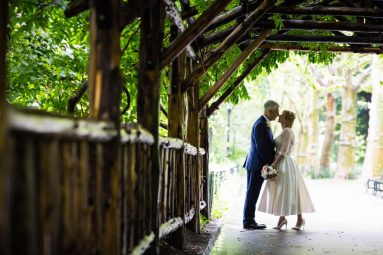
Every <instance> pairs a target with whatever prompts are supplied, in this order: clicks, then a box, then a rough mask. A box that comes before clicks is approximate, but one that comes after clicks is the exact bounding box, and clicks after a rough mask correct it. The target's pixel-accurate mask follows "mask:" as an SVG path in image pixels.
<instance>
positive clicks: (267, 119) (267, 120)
mask: <svg viewBox="0 0 383 255" xmlns="http://www.w3.org/2000/svg"><path fill="white" fill-rule="evenodd" d="M263 117H265V119H266V122H270V120H269V118H267V116H266V115H264V114H263Z"/></svg>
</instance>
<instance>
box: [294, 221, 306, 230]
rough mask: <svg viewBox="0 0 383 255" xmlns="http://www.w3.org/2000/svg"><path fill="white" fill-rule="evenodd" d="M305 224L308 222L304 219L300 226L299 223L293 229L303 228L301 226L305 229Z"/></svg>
mask: <svg viewBox="0 0 383 255" xmlns="http://www.w3.org/2000/svg"><path fill="white" fill-rule="evenodd" d="M305 224H306V221H305V220H304V219H303V220H302V223H301V225H300V226H298V225H297V226H295V227H292V228H291V229H294V230H301V228H302V229H305Z"/></svg>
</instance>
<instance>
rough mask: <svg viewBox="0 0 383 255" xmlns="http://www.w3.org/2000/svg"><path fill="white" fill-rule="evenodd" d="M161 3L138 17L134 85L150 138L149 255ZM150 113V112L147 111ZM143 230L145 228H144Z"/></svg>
mask: <svg viewBox="0 0 383 255" xmlns="http://www.w3.org/2000/svg"><path fill="white" fill-rule="evenodd" d="M164 13H165V12H164V5H163V2H162V1H157V2H156V4H154V5H153V6H150V7H149V8H147V9H146V10H145V11H144V13H143V15H142V17H141V37H140V70H139V78H138V88H137V119H138V123H139V124H140V125H142V127H143V128H145V129H147V130H148V131H149V132H150V133H151V134H152V135H153V138H154V143H153V145H152V146H151V150H150V154H151V169H150V171H151V180H148V181H149V182H150V183H151V190H152V192H151V194H150V198H148V203H150V206H148V208H151V212H150V213H151V217H150V218H151V219H147V220H148V221H150V225H151V226H150V227H151V230H152V231H153V232H154V235H155V241H154V244H153V245H152V246H151V250H150V251H149V253H150V254H159V213H158V212H159V185H160V183H161V182H160V181H161V180H160V177H161V173H160V171H161V169H160V162H159V142H158V140H159V132H158V131H159V130H158V129H159V111H160V73H161V71H160V53H161V50H162V42H163V38H162V35H163V29H164V26H163V25H164ZM149 113H150V114H149ZM146 231H147V230H146Z"/></svg>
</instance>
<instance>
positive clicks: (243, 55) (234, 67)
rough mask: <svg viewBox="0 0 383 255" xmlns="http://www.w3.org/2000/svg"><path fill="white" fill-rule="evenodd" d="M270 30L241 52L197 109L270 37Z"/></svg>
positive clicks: (201, 100) (200, 101)
mask: <svg viewBox="0 0 383 255" xmlns="http://www.w3.org/2000/svg"><path fill="white" fill-rule="evenodd" d="M270 33H271V29H268V30H265V31H263V32H262V33H261V34H260V35H259V36H258V37H257V38H255V39H254V41H253V42H252V43H251V44H250V45H249V46H247V48H246V49H245V50H244V51H242V53H241V54H240V55H239V57H238V58H237V59H236V60H235V61H234V63H233V64H232V65H231V66H230V67H229V68H228V69H227V71H226V72H225V73H224V75H223V76H222V77H221V78H220V79H219V80H218V81H217V82H216V83H215V84H214V85H213V86H212V87H210V88H209V90H208V91H207V92H206V94H205V95H203V97H202V98H201V99H200V100H199V109H202V108H203V107H204V106H205V105H206V104H207V102H208V101H209V100H210V99H211V98H212V97H213V96H214V95H215V93H217V91H218V90H219V89H220V88H221V87H222V86H223V85H224V84H225V82H226V81H227V80H228V79H230V77H231V75H232V74H233V73H234V71H235V70H237V68H238V67H239V66H240V65H241V64H242V63H243V62H244V61H245V60H246V59H247V57H248V56H250V55H251V53H253V52H254V51H255V50H256V49H257V48H258V47H259V45H261V44H262V43H263V42H264V41H265V40H266V38H267V37H268V36H269V35H270Z"/></svg>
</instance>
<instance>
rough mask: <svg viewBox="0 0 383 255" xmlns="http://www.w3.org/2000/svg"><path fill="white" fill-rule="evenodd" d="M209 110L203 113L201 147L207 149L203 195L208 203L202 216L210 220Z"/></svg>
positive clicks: (203, 167)
mask: <svg viewBox="0 0 383 255" xmlns="http://www.w3.org/2000/svg"><path fill="white" fill-rule="evenodd" d="M206 110H207V108H206V107H205V108H204V109H202V111H201V120H200V126H201V135H200V146H201V147H202V148H204V149H205V151H206V154H205V156H204V158H203V160H202V183H203V186H202V193H203V196H202V198H203V201H205V202H206V206H205V208H204V209H203V210H202V212H201V213H202V214H203V215H204V216H205V217H207V218H208V219H210V216H211V208H210V199H212V198H211V197H210V196H209V194H210V193H209V119H208V116H207V114H206V113H207V112H206Z"/></svg>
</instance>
